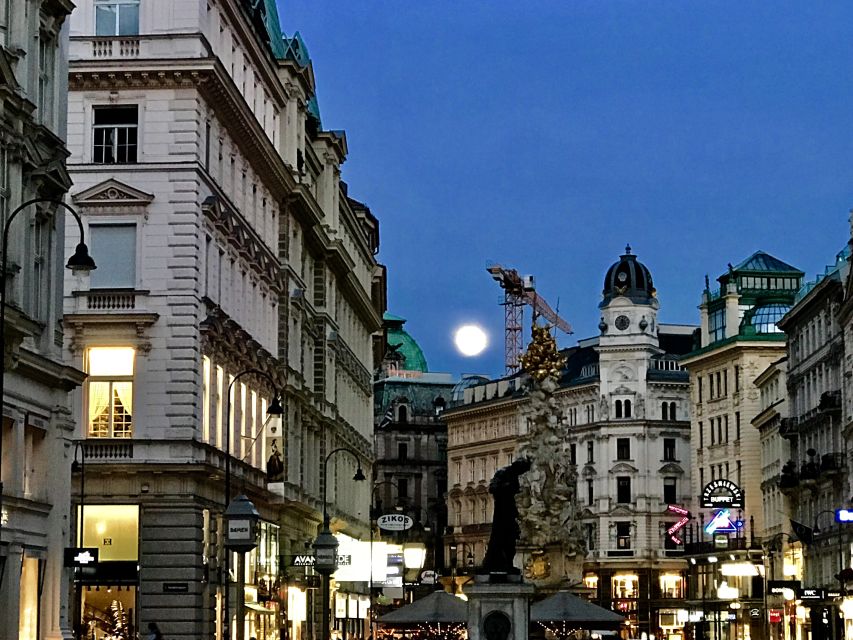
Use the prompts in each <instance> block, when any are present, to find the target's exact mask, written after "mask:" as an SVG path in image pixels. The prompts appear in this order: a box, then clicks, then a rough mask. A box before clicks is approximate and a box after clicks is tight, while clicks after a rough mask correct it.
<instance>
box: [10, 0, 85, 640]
mask: <svg viewBox="0 0 853 640" xmlns="http://www.w3.org/2000/svg"><path fill="white" fill-rule="evenodd" d="M73 7H74V5H73V4H72V3H71V2H69V1H67V0H45V1H43V2H32V1H30V0H6V1H5V2H0V226H2V228H5V227H6V225H7V223H8V224H9V251H8V256H7V261H8V271H7V274H8V275H7V286H6V292H5V293H6V299H5V302H6V305H7V308H6V315H5V344H4V347H5V348H4V350H3V351H4V353H3V357H4V362H3V368H4V372H5V374H4V386H5V388H4V390H3V394H2V395H3V420H2V425H0V439H2V447H0V493H2V500H0V639H3V640H13V639H15V640H17V639H20V640H36V639H39V640H41V639H43V638H68V637H70V628H69V616H68V613H69V610H68V572H67V571H66V570H65V569H64V568H63V548H64V547H65V546H66V545H67V544H68V541H69V539H70V533H71V531H70V521H69V502H70V500H69V495H70V487H71V456H72V450H73V449H72V447H73V429H74V420H73V417H72V415H71V413H70V407H69V397H68V392H69V391H70V390H71V389H73V388H74V387H76V386H78V385H80V384H81V383H82V381H83V374H82V372H81V371H79V370H77V369H74V368H72V367H69V366H67V365H65V364H64V363H63V359H62V330H61V325H60V322H61V319H62V278H63V276H62V271H64V268H63V267H64V265H65V262H66V258H65V256H64V255H63V250H64V246H65V243H64V242H63V236H64V233H65V231H64V230H65V226H66V222H67V224H68V225H69V226H74V228H75V229H76V226H77V225H76V222H75V221H74V220H73V219H72V218H71V216H66V214H65V210H64V209H62V208H58V206H57V205H56V204H54V202H56V201H62V200H64V197H65V194H66V192H67V191H68V189H69V187H70V185H71V180H70V178H69V176H68V173H67V172H66V168H65V158H66V156H67V153H68V152H67V150H66V147H65V108H66V95H67V91H66V72H67V57H66V47H65V45H64V43H65V41H66V38H67V28H66V24H67V22H66V19H67V16H68V14H69V13H70V12H71V10H72V9H73ZM33 199H41V200H47V201H46V202H45V201H42V202H39V203H37V204H33V205H30V206H28V207H26V208H24V209H22V210H21V211H20V213H19V214H17V215H16V216H15V217H14V219H12V218H11V214H12V213H13V212H14V211H15V210H17V209H18V207H19V206H20V205H22V204H23V203H25V202H27V201H29V200H33ZM51 201H53V202H51ZM66 218H67V221H66ZM73 249H74V247H71V250H72V252H73ZM69 255H70V254H69Z"/></svg>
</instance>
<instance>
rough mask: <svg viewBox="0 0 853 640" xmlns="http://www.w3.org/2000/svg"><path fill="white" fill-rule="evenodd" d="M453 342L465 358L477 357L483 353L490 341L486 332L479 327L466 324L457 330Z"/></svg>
mask: <svg viewBox="0 0 853 640" xmlns="http://www.w3.org/2000/svg"><path fill="white" fill-rule="evenodd" d="M453 342H454V343H456V348H457V349H459V353H461V354H462V355H463V356H476V355H480V354H481V353H482V352H483V349H485V348H486V345H487V344H488V343H489V339H488V338H487V337H486V332H485V331H483V330H482V329H481V328H480V327H478V326H477V325H475V324H466V325H463V326H461V327H459V328H458V329H457V330H456V333H455V334H454V335H453Z"/></svg>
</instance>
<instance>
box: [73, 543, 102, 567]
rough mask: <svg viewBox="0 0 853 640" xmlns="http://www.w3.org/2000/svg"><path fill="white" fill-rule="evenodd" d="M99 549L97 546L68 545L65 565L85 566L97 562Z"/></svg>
mask: <svg viewBox="0 0 853 640" xmlns="http://www.w3.org/2000/svg"><path fill="white" fill-rule="evenodd" d="M97 562H98V549H97V547H94V548H91V547H66V548H65V566H66V567H85V566H86V565H89V564H97Z"/></svg>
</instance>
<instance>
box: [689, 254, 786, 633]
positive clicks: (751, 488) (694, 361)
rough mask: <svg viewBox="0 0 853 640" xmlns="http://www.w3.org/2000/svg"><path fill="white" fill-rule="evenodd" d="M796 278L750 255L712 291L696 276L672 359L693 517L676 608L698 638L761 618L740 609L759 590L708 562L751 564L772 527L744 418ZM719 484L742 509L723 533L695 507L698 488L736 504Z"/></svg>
mask: <svg viewBox="0 0 853 640" xmlns="http://www.w3.org/2000/svg"><path fill="white" fill-rule="evenodd" d="M802 277H803V273H802V272H801V271H799V270H797V269H795V268H794V267H792V266H790V265H788V264H786V263H784V262H782V261H781V260H779V259H778V258H775V257H773V256H771V255H769V254H767V253H764V252H762V251H757V252H755V253H754V254H753V255H751V256H749V257H748V258H747V259H746V260H744V261H743V262H741V263H740V264H738V265H737V266H731V265H730V266H729V269H728V271H727V272H726V273H725V274H723V275H722V276H720V277H719V279H718V281H719V283H720V289H719V290H718V291H711V290H710V286H709V284H708V282H707V280H706V286H705V291H704V292H703V294H702V303H701V305H700V307H699V309H700V315H701V329H700V343H699V345H697V346H698V348H697V349H696V350H694V351H693V352H691V353H690V354H688V355H687V356H686V357H685V358H683V359H682V360H681V363H682V364H683V365H684V366H685V367H686V368H687V370H688V371H689V372H690V396H691V398H690V400H691V410H690V417H691V466H692V468H693V489H692V492H691V493H692V496H691V498H692V501H691V509H690V510H691V512H692V514H693V516H694V520H693V522H692V523H691V525H690V529H689V533H688V542H687V544H686V545H685V550H686V555H687V556H688V558H689V559H690V565H689V570H690V580H689V584H690V585H691V586H690V589H689V591H688V594H687V601H686V605H687V607H688V618H689V621H690V623H691V625H692V626H693V633H694V634H696V636H698V637H701V636H702V635H703V634H704V635H706V636H707V637H709V638H711V639H713V640H719V639H720V638H725V637H728V634H729V633H730V632H733V631H734V629H735V628H736V627H738V628H743V627H744V626H746V625H751V627H750V628H751V631H750V635H757V634H759V633H761V631H760V629H761V628H762V624H763V622H762V619H761V616H759V617H758V618H754V617H751V616H750V615H749V611H750V610H751V609H754V608H756V607H759V608H762V607H764V604H765V603H764V600H763V594H762V593H761V592H760V590H759V589H757V588H756V587H755V584H754V582H753V581H752V578H751V577H736V576H730V575H725V574H723V573H722V570H721V569H720V564H719V563H718V558H719V557H720V556H721V555H722V554H723V553H725V554H726V556H727V557H728V559H729V560H731V561H740V562H749V563H753V562H755V561H760V560H761V555H762V552H761V546H760V542H761V540H762V539H763V537H764V536H766V535H767V534H768V531H769V530H768V527H770V528H771V529H772V530H773V531H774V532H775V531H777V530H778V529H777V528H778V527H779V526H781V525H780V523H779V517H778V515H776V514H775V513H774V515H773V520H772V521H765V513H766V509H765V498H764V495H763V493H762V485H763V483H764V482H765V480H766V478H767V474H768V473H771V472H772V469H770V470H767V469H765V468H764V467H763V465H762V438H761V435H760V433H759V429H756V428H754V427H753V426H752V422H753V420H754V419H755V418H756V416H758V415H759V414H760V413H762V411H764V410H766V409H767V406H768V405H766V404H762V396H761V394H760V392H759V388H758V387H756V380H762V378H761V377H762V376H763V374H765V372H766V371H767V370H768V368H769V367H771V365H773V364H774V363H776V362H778V361H779V360H780V359H781V358H783V357H784V356H785V354H786V342H785V334H784V333H782V329H780V328H779V326H778V323H779V321H780V320H781V319H782V317H783V316H784V315H785V314H786V313H787V312H788V311H789V310H790V308H791V304H792V302H793V299H794V295H795V294H796V292H797V290H798V289H799V288H800V285H801V284H802ZM766 399H767V395H766V393H765V397H764V400H765V402H766ZM765 440H766V439H765ZM767 446H768V445H767V443H766V441H765V447H767ZM768 453H769V451H768ZM768 464H770V462H769V461H768ZM720 481H722V484H724V485H727V486H731V485H728V483H732V484H734V485H735V486H736V487H737V488H738V489H739V490H740V491H741V492H742V496H743V505H742V506H740V507H732V508H729V509H728V510H727V512H728V522H731V524H732V525H733V526H734V527H735V530H734V531H731V532H728V533H719V532H715V531H711V530H709V529H708V527H709V526H710V525H711V523H712V521H714V522H716V518H717V516H718V514H722V515H723V516H725V513H723V511H725V510H724V509H722V508H717V509H713V508H708V507H704V506H702V502H703V501H704V500H700V495H702V494H703V493H704V492H707V495H709V496H710V495H715V496H716V495H720V494H721V493H722V494H724V496H725V497H729V498H731V499H733V500H736V499H737V495H736V494H735V493H734V492H733V491H730V490H729V489H728V488H727V489H725V490H723V491H722V492H721V491H720V490H718V489H714V486H715V485H719V484H720ZM711 483H715V485H712V484H711ZM714 526H715V527H716V524H715V525H714ZM721 528H724V527H721ZM715 533H716V535H714V534H715ZM724 557H725V556H724ZM721 589H722V591H721ZM727 590H728V591H727ZM732 590H734V591H732ZM722 593H726V594H729V593H735V594H736V596H735V597H736V598H737V599H738V601H739V602H740V603H741V609H736V610H735V612H734V613H732V610H731V609H730V607H729V605H730V602H729V601H728V600H727V599H726V598H725V597H722V596H721V594H722ZM726 597H730V596H729V595H726Z"/></svg>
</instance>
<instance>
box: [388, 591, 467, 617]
mask: <svg viewBox="0 0 853 640" xmlns="http://www.w3.org/2000/svg"><path fill="white" fill-rule="evenodd" d="M467 620H468V603H466V602H464V601H463V600H460V599H459V598H457V597H456V596H452V595H450V594H449V593H447V592H445V591H435V592H434V593H431V594H429V595H428V596H426V597H424V598H421V599H420V600H415V601H414V602H413V603H412V604H407V605H406V606H405V607H400V608H399V609H395V610H394V611H391V612H390V613H386V614H385V615H384V616H382V617H381V618H379V620H378V622H379V623H380V624H388V625H395V624H399V625H404V624H417V623H419V622H463V623H464V622H466V621H467Z"/></svg>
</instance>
